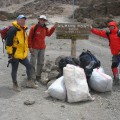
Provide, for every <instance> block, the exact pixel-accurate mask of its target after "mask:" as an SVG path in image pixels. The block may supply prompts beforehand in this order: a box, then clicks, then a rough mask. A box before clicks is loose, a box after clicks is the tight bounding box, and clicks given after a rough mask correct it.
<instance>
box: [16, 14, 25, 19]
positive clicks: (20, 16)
mask: <svg viewBox="0 0 120 120" xmlns="http://www.w3.org/2000/svg"><path fill="white" fill-rule="evenodd" d="M22 18H24V19H27V18H26V17H25V16H24V15H19V16H18V17H17V19H22Z"/></svg>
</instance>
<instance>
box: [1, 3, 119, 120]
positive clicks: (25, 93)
mask: <svg viewBox="0 0 120 120" xmlns="http://www.w3.org/2000/svg"><path fill="white" fill-rule="evenodd" d="M63 7H65V8H66V9H65V11H67V12H63V14H62V15H57V16H49V17H48V18H49V21H50V26H51V25H52V23H54V22H56V21H57V22H59V23H60V22H70V21H71V20H70V19H68V16H69V15H70V14H71V11H72V6H70V5H68V6H64V5H63ZM70 10H71V11H70ZM116 20H117V21H118V20H119V17H118V18H117V17H116ZM11 22H12V21H2V22H1V21H0V27H1V26H3V25H9V24H10V23H11ZM36 22H37V20H36V19H28V20H27V25H28V27H30V26H31V25H32V24H33V23H36ZM90 23H91V22H90V21H89V24H90ZM50 26H48V27H50ZM46 44H47V48H46V56H45V61H47V60H50V61H53V62H54V61H55V59H56V58H57V57H58V56H60V55H66V56H70V55H71V53H70V51H71V40H68V39H64V40H59V39H56V35H55V33H54V34H53V35H52V36H51V37H49V38H47V39H46ZM0 46H1V47H0V54H1V56H0V63H1V65H0V76H1V78H0V107H1V109H0V120H119V118H120V102H119V101H120V94H119V92H120V86H113V90H112V92H107V93H97V92H93V91H91V94H92V96H94V97H95V100H94V101H88V102H78V103H73V104H69V103H67V102H65V101H59V100H56V99H54V98H52V97H49V96H48V95H47V94H46V92H45V91H46V90H47V87H46V86H44V85H41V84H39V88H38V89H36V90H34V89H28V88H24V87H22V91H21V92H19V93H18V92H15V91H13V90H12V82H11V76H10V72H11V66H9V67H8V68H7V54H6V53H5V54H3V52H2V42H0ZM83 49H89V50H90V51H91V52H92V53H93V54H94V55H95V56H96V57H97V58H98V59H99V60H100V61H101V64H102V67H103V68H104V70H105V72H106V74H108V75H110V76H112V72H111V67H110V66H111V53H110V50H109V45H108V41H107V40H105V39H103V38H100V37H97V36H95V35H92V34H91V35H90V36H89V40H77V57H78V56H79V55H80V53H81V52H82V50H83ZM28 57H29V56H28ZM25 79H26V75H25V68H24V67H23V66H22V65H20V66H19V70H18V82H19V84H20V85H21V84H22V82H23V81H25ZM26 100H31V101H35V104H33V105H24V102H25V101H26Z"/></svg>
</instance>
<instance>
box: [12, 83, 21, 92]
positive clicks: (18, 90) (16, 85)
mask: <svg viewBox="0 0 120 120" xmlns="http://www.w3.org/2000/svg"><path fill="white" fill-rule="evenodd" d="M13 90H14V91H17V92H20V91H21V89H20V87H19V86H18V83H17V82H14V83H13Z"/></svg>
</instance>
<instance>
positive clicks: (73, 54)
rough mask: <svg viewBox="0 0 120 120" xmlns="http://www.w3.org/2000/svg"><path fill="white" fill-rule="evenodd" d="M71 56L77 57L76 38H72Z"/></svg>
mask: <svg viewBox="0 0 120 120" xmlns="http://www.w3.org/2000/svg"><path fill="white" fill-rule="evenodd" d="M71 56H72V57H76V39H71Z"/></svg>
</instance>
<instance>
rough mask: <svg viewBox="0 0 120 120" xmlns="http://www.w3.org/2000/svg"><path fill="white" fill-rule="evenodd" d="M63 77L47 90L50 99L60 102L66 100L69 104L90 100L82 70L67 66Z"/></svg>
mask: <svg viewBox="0 0 120 120" xmlns="http://www.w3.org/2000/svg"><path fill="white" fill-rule="evenodd" d="M63 75H64V77H60V78H58V79H57V80H56V81H55V82H54V83H53V84H52V85H51V86H50V87H49V88H48V93H49V94H50V95H51V96H52V97H54V98H57V99H60V100H65V99H66V98H67V101H68V102H70V103H71V102H79V101H86V100H92V97H91V95H90V93H89V89H88V84H87V80H86V76H85V73H84V70H83V68H80V67H77V66H74V65H70V64H67V66H66V67H64V69H63Z"/></svg>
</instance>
